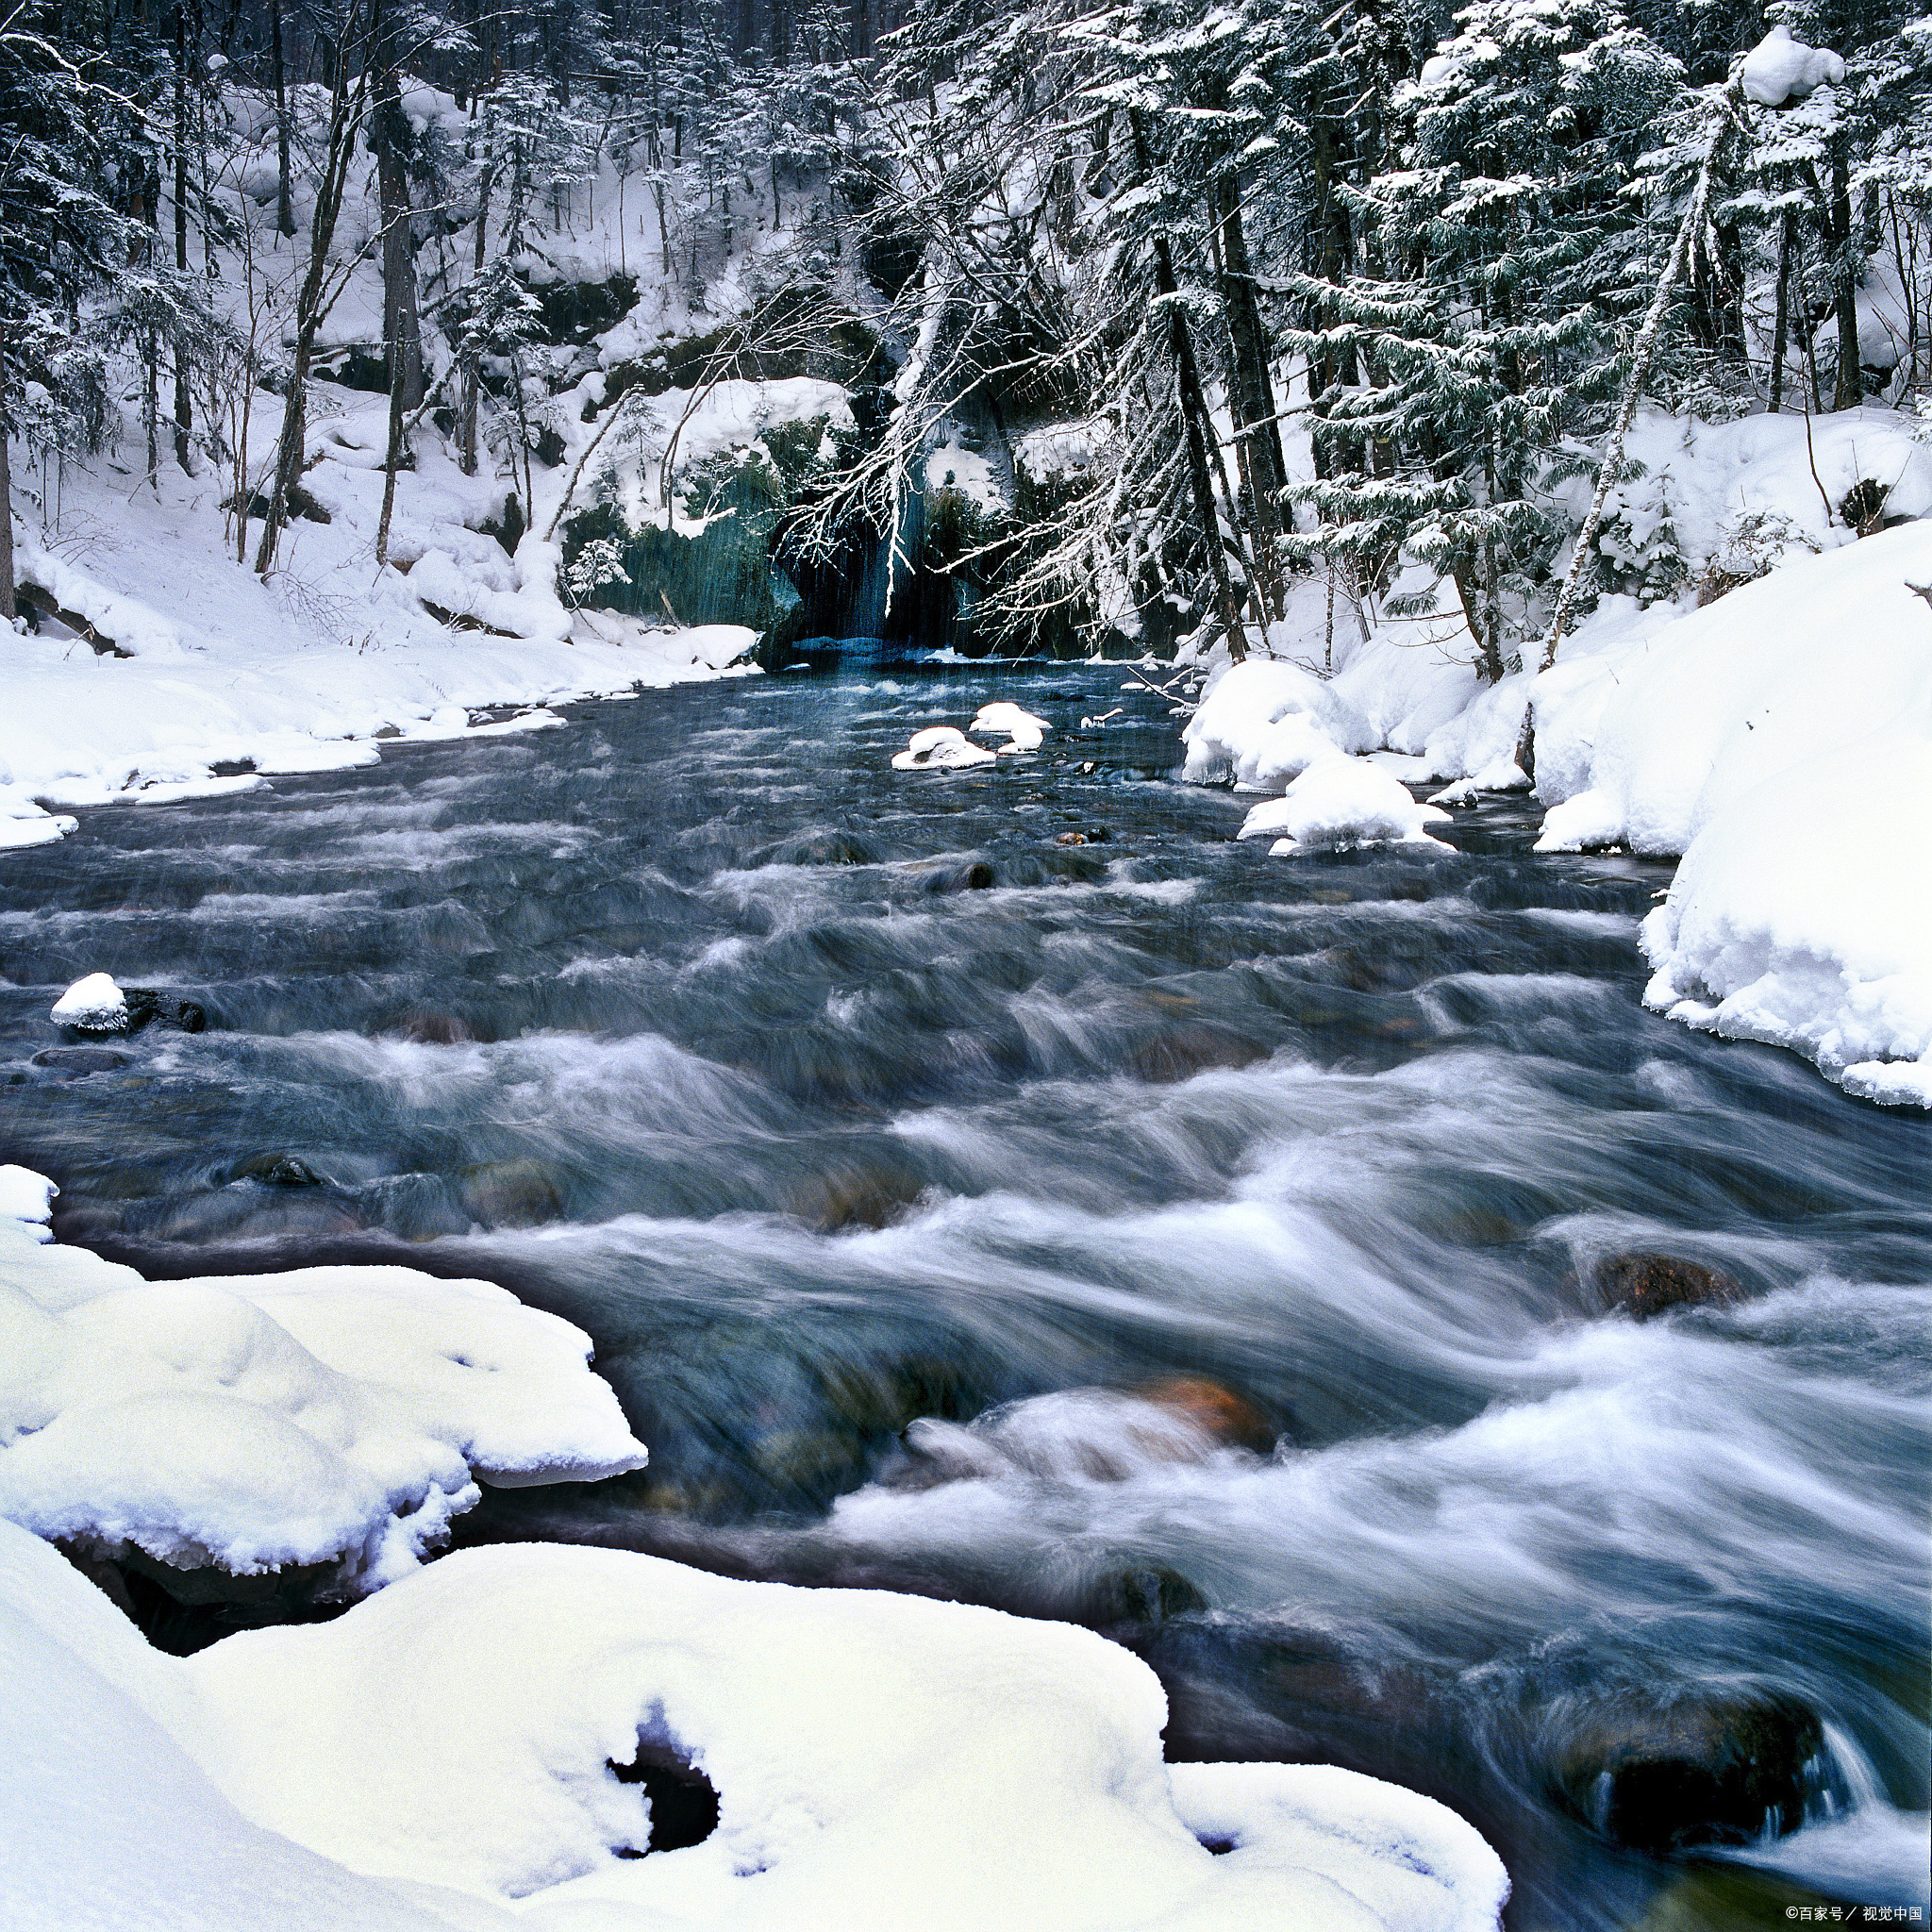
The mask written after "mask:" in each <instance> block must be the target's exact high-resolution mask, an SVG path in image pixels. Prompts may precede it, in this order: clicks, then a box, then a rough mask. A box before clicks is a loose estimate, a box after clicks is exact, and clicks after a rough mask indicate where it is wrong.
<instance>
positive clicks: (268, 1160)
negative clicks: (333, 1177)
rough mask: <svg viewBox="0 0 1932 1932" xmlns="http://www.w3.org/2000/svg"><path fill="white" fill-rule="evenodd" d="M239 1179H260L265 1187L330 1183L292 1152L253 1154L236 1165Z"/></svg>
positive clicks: (235, 1173) (235, 1174)
mask: <svg viewBox="0 0 1932 1932" xmlns="http://www.w3.org/2000/svg"><path fill="white" fill-rule="evenodd" d="M233 1177H234V1178H235V1179H236V1180H238V1181H258V1182H260V1184H261V1185H262V1186H263V1187H265V1188H322V1187H326V1186H327V1185H328V1183H327V1182H326V1181H325V1179H324V1178H323V1176H322V1175H321V1174H317V1173H316V1171H315V1170H314V1169H313V1168H312V1167H310V1166H309V1165H308V1162H307V1161H306V1160H298V1159H297V1158H295V1156H294V1155H292V1154H252V1155H250V1156H249V1158H247V1159H246V1160H243V1161H240V1162H238V1163H237V1165H236V1167H235V1172H234V1176H233Z"/></svg>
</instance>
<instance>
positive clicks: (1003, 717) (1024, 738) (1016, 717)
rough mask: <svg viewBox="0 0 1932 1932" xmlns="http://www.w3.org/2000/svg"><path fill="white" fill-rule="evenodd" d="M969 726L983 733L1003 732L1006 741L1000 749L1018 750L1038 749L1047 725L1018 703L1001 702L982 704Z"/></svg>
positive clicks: (1043, 740) (1044, 736)
mask: <svg viewBox="0 0 1932 1932" xmlns="http://www.w3.org/2000/svg"><path fill="white" fill-rule="evenodd" d="M971 728H972V729H973V730H974V731H977V732H980V733H983V734H991V733H993V732H1004V733H1005V734H1006V737H1007V742H1006V743H1005V744H1003V745H1001V746H1000V750H1001V751H1003V752H1009V751H1012V752H1018V751H1038V750H1039V749H1040V747H1041V744H1042V743H1044V742H1045V740H1046V733H1047V728H1048V727H1047V723H1046V720H1045V719H1044V718H1036V717H1035V716H1034V715H1033V713H1032V712H1031V711H1028V710H1023V709H1022V708H1021V707H1020V706H1018V705H1014V704H1004V703H1002V704H995V705H982V706H981V707H980V708H979V715H978V716H977V717H976V718H974V721H973V724H972V726H971Z"/></svg>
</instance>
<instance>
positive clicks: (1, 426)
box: [0, 375, 19, 625]
mask: <svg viewBox="0 0 1932 1932" xmlns="http://www.w3.org/2000/svg"><path fill="white" fill-rule="evenodd" d="M4 388H5V377H4V375H0V390H4ZM18 614H19V613H18V610H17V608H16V607H15V605H14V601H13V470H12V466H11V465H10V463H9V462H8V456H7V424H6V421H5V419H4V418H0V624H8V625H10V624H11V623H12V622H13V620H14V618H15V617H16V616H17V615H18Z"/></svg>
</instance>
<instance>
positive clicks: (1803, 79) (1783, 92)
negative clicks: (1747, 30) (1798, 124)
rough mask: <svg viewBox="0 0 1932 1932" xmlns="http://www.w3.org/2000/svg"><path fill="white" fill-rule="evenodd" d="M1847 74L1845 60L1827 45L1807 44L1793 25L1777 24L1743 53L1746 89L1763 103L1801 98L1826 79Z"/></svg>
mask: <svg viewBox="0 0 1932 1932" xmlns="http://www.w3.org/2000/svg"><path fill="white" fill-rule="evenodd" d="M1844 77H1845V63H1844V62H1843V61H1842V60H1841V59H1840V58H1839V57H1838V56H1837V55H1836V54H1834V53H1833V52H1832V51H1831V50H1830V49H1829V48H1828V47H1807V45H1806V44H1805V42H1803V41H1801V40H1798V39H1796V38H1795V37H1794V36H1793V35H1792V33H1791V30H1790V27H1788V26H1783V25H1779V26H1774V27H1773V28H1772V30H1771V31H1770V32H1769V33H1768V34H1766V35H1765V37H1764V38H1763V39H1762V40H1761V41H1759V42H1758V43H1757V45H1756V46H1755V47H1753V48H1752V49H1751V51H1750V52H1749V53H1748V54H1746V55H1745V56H1744V67H1743V83H1744V92H1745V94H1746V95H1747V96H1748V97H1749V98H1750V99H1752V100H1754V101H1756V102H1757V104H1758V105H1759V106H1760V107H1765V108H1782V107H1783V106H1784V105H1785V103H1786V102H1787V101H1802V100H1804V99H1805V98H1806V97H1807V95H1808V94H1810V93H1812V92H1815V91H1816V90H1817V89H1818V88H1820V87H1822V86H1824V84H1825V83H1826V82H1831V83H1833V84H1836V83H1837V82H1839V81H1841V80H1842V79H1843V78H1844Z"/></svg>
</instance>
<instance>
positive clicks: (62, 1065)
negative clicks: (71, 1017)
mask: <svg viewBox="0 0 1932 1932" xmlns="http://www.w3.org/2000/svg"><path fill="white" fill-rule="evenodd" d="M128 1064H129V1060H128V1056H127V1055H126V1054H125V1053H116V1052H115V1051H114V1050H113V1049H112V1048H111V1047H107V1046H50V1047H48V1048H47V1050H46V1051H45V1052H44V1053H37V1054H35V1056H34V1065H35V1066H37V1067H46V1068H49V1069H51V1070H52V1071H53V1072H55V1073H58V1074H64V1075H65V1076H66V1077H67V1078H68V1079H70V1080H78V1079H81V1078H82V1077H84V1076H85V1075H86V1074H111V1073H112V1072H113V1071H114V1069H115V1068H116V1067H125V1066H126V1065H128Z"/></svg>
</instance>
